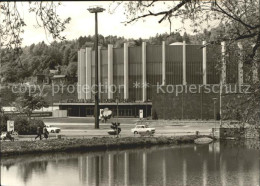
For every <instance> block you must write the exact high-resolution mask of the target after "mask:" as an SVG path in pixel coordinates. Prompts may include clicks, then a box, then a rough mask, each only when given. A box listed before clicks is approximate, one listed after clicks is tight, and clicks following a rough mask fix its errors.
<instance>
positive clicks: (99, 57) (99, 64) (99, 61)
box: [98, 46, 102, 99]
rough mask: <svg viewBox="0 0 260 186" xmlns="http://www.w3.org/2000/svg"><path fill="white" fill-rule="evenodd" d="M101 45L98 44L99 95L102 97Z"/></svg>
mask: <svg viewBox="0 0 260 186" xmlns="http://www.w3.org/2000/svg"><path fill="white" fill-rule="evenodd" d="M100 52H101V46H98V90H99V91H98V97H99V99H101V87H100V85H101V72H102V69H101V53H100Z"/></svg>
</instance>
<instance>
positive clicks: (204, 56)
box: [202, 41, 207, 85]
mask: <svg viewBox="0 0 260 186" xmlns="http://www.w3.org/2000/svg"><path fill="white" fill-rule="evenodd" d="M202 45H203V49H202V70H203V85H206V84H207V48H206V41H203V42H202Z"/></svg>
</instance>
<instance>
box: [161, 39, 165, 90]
mask: <svg viewBox="0 0 260 186" xmlns="http://www.w3.org/2000/svg"><path fill="white" fill-rule="evenodd" d="M162 85H166V50H165V41H163V42H162Z"/></svg>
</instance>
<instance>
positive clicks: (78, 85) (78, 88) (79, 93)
mask: <svg viewBox="0 0 260 186" xmlns="http://www.w3.org/2000/svg"><path fill="white" fill-rule="evenodd" d="M77 73H78V84H77V93H78V99H80V98H81V91H80V85H81V83H80V51H78V71H77Z"/></svg>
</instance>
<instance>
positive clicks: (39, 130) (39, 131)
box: [35, 127, 42, 140]
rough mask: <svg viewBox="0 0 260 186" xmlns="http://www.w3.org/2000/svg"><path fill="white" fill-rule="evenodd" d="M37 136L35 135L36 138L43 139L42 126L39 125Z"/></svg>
mask: <svg viewBox="0 0 260 186" xmlns="http://www.w3.org/2000/svg"><path fill="white" fill-rule="evenodd" d="M36 132H37V136H36V137H35V139H37V138H38V137H40V140H42V133H41V128H40V127H37V131H36Z"/></svg>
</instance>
